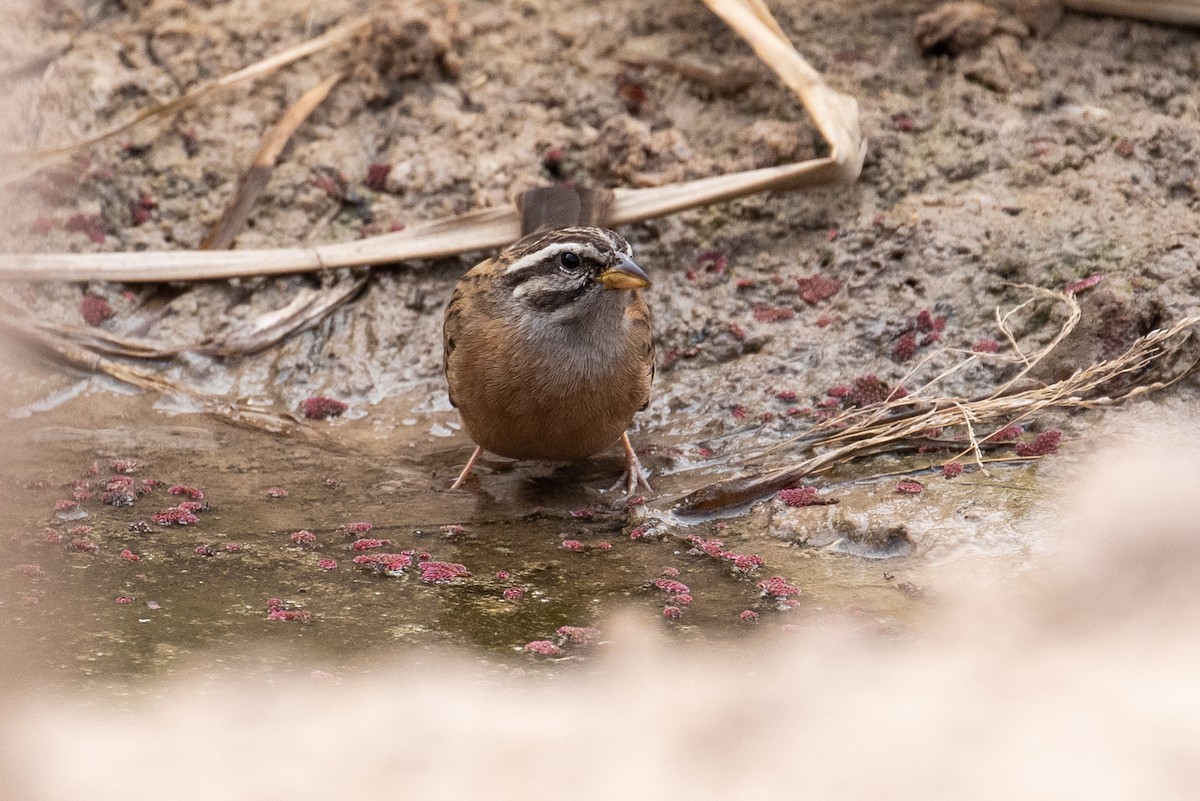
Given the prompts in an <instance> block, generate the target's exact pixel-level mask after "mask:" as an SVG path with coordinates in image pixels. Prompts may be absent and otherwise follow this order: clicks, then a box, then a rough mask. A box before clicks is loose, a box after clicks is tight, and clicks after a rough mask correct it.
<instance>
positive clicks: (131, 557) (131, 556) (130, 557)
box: [121, 548, 142, 562]
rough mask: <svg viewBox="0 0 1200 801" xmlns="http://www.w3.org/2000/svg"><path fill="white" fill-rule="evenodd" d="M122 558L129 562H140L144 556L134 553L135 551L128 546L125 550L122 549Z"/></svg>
mask: <svg viewBox="0 0 1200 801" xmlns="http://www.w3.org/2000/svg"><path fill="white" fill-rule="evenodd" d="M121 558H122V559H124V560H126V561H127V562H140V561H142V557H140V556H138V555H137V554H136V553H134V552H133V551H131V550H129V549H128V548H126V549H125V550H123V551H121Z"/></svg>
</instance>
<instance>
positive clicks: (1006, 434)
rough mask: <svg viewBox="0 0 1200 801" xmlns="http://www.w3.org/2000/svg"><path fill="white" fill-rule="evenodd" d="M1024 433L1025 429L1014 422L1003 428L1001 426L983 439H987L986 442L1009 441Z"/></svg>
mask: <svg viewBox="0 0 1200 801" xmlns="http://www.w3.org/2000/svg"><path fill="white" fill-rule="evenodd" d="M1024 433H1025V429H1023V428H1021V427H1020V426H1019V425H1016V424H1015V423H1014V424H1013V425H1009V426H1005V427H1004V428H1001V429H1000V430H999V431H995V432H993V433H991V434H989V435H988V436H986V437H984V441H987V442H1010V441H1012V440H1014V439H1016V438H1017V437H1019V436H1021V435H1022V434H1024Z"/></svg>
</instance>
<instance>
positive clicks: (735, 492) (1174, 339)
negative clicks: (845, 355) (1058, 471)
mask: <svg viewBox="0 0 1200 801" xmlns="http://www.w3.org/2000/svg"><path fill="white" fill-rule="evenodd" d="M1047 294H1053V293H1047ZM1057 297H1058V298H1059V299H1060V300H1061V301H1063V302H1065V303H1067V305H1068V308H1069V309H1070V314H1069V316H1068V320H1067V322H1066V324H1065V325H1064V326H1063V327H1062V329H1061V330H1060V331H1059V333H1058V334H1057V335H1056V336H1055V337H1054V339H1053V340H1052V341H1051V342H1050V343H1049V344H1048V345H1047V346H1046V347H1044V348H1043V349H1042V350H1041V351H1039V352H1038V353H1037V354H1036V355H1035V356H1033V357H1032V358H1031V359H1029V361H1028V364H1027V366H1026V367H1025V369H1023V370H1021V371H1020V373H1019V374H1018V375H1017V376H1015V377H1014V378H1012V379H1010V380H1008V381H1006V382H1005V383H1004V384H1002V385H1001V386H1000V387H999V388H998V389H996V390H995V391H993V392H991V393H989V394H987V395H985V396H982V397H978V398H972V399H966V398H957V397H949V396H936V397H929V398H926V397H922V392H923V391H925V390H928V389H930V388H932V386H933V384H934V382H930V383H929V384H926V385H925V387H922V388H921V390H918V391H917V392H915V393H914V394H912V395H908V396H905V397H903V398H899V399H895V400H888V401H885V402H883V403H878V404H872V405H869V406H865V407H861V408H855V409H850V410H847V411H845V412H843V413H842V414H839V415H837V416H835V417H833V418H831V419H829V420H827V421H824V422H822V423H819V424H818V425H816V426H814V427H813V429H811V430H810V431H809V432H807V433H806V434H804V435H803V436H800V437H796V438H794V439H792V440H788V441H787V442H785V443H781V444H779V445H776V446H774V447H772V448H770V449H768V450H766V451H763V452H762V453H760V454H758V455H757V456H756V457H752V458H761V457H762V456H764V455H766V454H768V453H771V452H780V451H783V452H789V453H793V454H794V456H800V457H802V458H800V460H799V461H793V462H792V463H791V464H788V465H785V466H783V467H780V468H777V469H774V470H769V471H766V472H760V473H757V474H754V475H750V476H741V477H737V478H731V479H723V480H721V481H717V482H714V483H712V484H708V485H706V486H704V487H701V488H700V489H698V490H695V491H694V492H691V493H689V494H687V495H686V496H684V497H683V498H682V499H680V500H679V502H678V503H677V504H676V505H675V507H674V509H673V511H674V512H675V514H677V515H680V516H683V517H686V516H689V515H697V514H714V513H720V512H723V511H728V510H733V509H739V508H742V507H744V506H746V505H748V504H750V503H753V502H754V501H757V500H761V499H762V498H765V497H767V496H769V495H771V494H772V493H775V492H777V491H779V490H781V489H784V488H787V487H791V486H794V485H795V484H796V483H797V482H799V481H800V480H801V479H804V478H807V477H810V476H812V475H815V474H817V473H820V472H823V471H826V470H829V469H831V468H833V467H837V466H840V465H845V464H848V463H850V462H853V461H856V460H860V459H863V458H868V457H872V456H877V455H880V454H883V453H898V452H904V451H907V450H912V449H914V448H915V447H917V446H920V445H924V446H926V447H928V446H930V445H934V446H937V447H941V448H955V447H958V448H961V451H960V452H959V453H958V454H957V456H954V457H951V459H950V460H953V459H957V458H960V457H962V456H966V455H972V456H973V458H974V460H975V461H976V463H977V464H978V465H979V467H980V468H981V469H983V468H984V462H985V460H984V459H983V458H982V454H981V451H982V450H983V449H984V447H988V448H990V447H992V446H994V444H995V443H993V442H989V438H990V436H991V434H994V433H995V432H996V431H999V430H1001V429H1003V428H1005V427H1006V426H1009V425H1012V424H1014V423H1018V422H1021V421H1023V420H1026V419H1027V418H1030V417H1032V416H1034V415H1036V414H1038V413H1041V412H1045V411H1049V410H1062V409H1082V408H1088V409H1091V408H1098V407H1102V406H1109V405H1113V404H1116V403H1121V402H1124V401H1127V400H1129V399H1131V398H1134V397H1136V396H1139V395H1143V394H1146V393H1148V392H1153V391H1156V390H1159V389H1163V388H1165V387H1167V386H1170V385H1171V384H1173V383H1174V382H1175V381H1178V380H1179V379H1181V378H1182V377H1183V376H1184V375H1186V374H1187V373H1188V372H1189V371H1190V370H1191V369H1192V367H1194V366H1195V363H1194V362H1193V364H1191V365H1189V366H1188V368H1187V369H1185V370H1183V371H1181V372H1179V373H1178V374H1176V375H1175V376H1174V377H1172V378H1170V379H1167V380H1157V381H1155V380H1145V381H1144V382H1143V383H1135V385H1134V386H1132V387H1130V388H1128V389H1119V390H1118V391H1117V392H1115V393H1114V394H1108V390H1110V389H1112V388H1114V387H1115V386H1116V384H1115V382H1116V381H1117V380H1118V379H1122V378H1126V379H1129V378H1133V379H1135V380H1143V379H1145V372H1146V371H1147V370H1148V369H1149V368H1150V367H1152V366H1154V365H1155V364H1156V363H1161V362H1162V361H1163V360H1164V359H1165V358H1166V357H1167V356H1169V355H1170V354H1172V353H1174V352H1176V351H1177V350H1178V348H1179V347H1181V346H1182V344H1183V342H1184V341H1185V340H1186V338H1187V336H1188V335H1189V334H1190V333H1191V330H1192V329H1193V328H1194V327H1195V326H1196V325H1198V324H1200V317H1187V318H1184V319H1182V320H1180V321H1178V322H1176V323H1175V324H1174V325H1172V326H1171V327H1169V328H1166V329H1159V330H1155V331H1151V332H1150V333H1149V334H1146V335H1145V336H1143V337H1141V338H1139V339H1138V340H1137V341H1136V342H1134V343H1133V344H1132V345H1131V346H1130V347H1129V348H1128V349H1127V350H1126V351H1125V352H1124V353H1122V354H1121V355H1120V356H1118V357H1116V358H1114V359H1111V360H1106V361H1102V362H1098V363H1097V364H1094V365H1092V366H1091V367H1088V368H1087V369H1084V370H1079V371H1077V372H1076V373H1075V374H1074V375H1072V376H1071V377H1069V378H1067V379H1064V380H1062V381H1058V382H1056V383H1053V384H1049V385H1045V386H1037V387H1034V388H1029V389H1018V386H1019V385H1020V384H1019V382H1020V381H1021V380H1022V379H1023V378H1024V377H1025V375H1026V374H1027V373H1028V372H1029V370H1030V369H1032V368H1033V367H1034V366H1036V365H1037V364H1038V363H1039V362H1040V361H1041V360H1042V359H1044V358H1045V357H1046V356H1047V355H1048V354H1049V353H1051V352H1052V351H1053V350H1054V349H1055V348H1056V347H1057V346H1058V345H1059V343H1061V342H1062V340H1063V339H1064V338H1065V337H1066V336H1067V334H1069V333H1070V331H1071V330H1072V329H1073V328H1074V326H1075V324H1076V323H1077V322H1078V320H1079V315H1078V304H1077V303H1075V301H1074V298H1073V297H1071V296H1069V295H1058V296H1057ZM975 358H977V354H976V355H972V356H971V357H969V358H968V359H967V360H965V361H964V362H962V363H960V364H959V365H958V366H956V367H955V368H952V371H954V370H957V369H961V368H962V367H964V366H966V365H967V364H969V363H970V362H971V361H973V360H974V359H975ZM952 371H948V372H947V373H943V374H942V377H944V376H946V375H948V374H949V372H952ZM956 427H964V428H965V430H966V432H967V440H966V442H967V447H965V448H962V444H963V442H962V441H958V440H940V439H934V438H931V437H930V436H929V434H928V432H929V431H930V430H931V429H943V428H956ZM983 427H987V428H991V429H992V431H991V433H989V434H987V435H985V436H982V437H980V436H979V435H978V433H977V431H978V429H980V428H983ZM793 458H794V457H793ZM747 461H749V460H747ZM987 461H989V462H991V461H995V460H987Z"/></svg>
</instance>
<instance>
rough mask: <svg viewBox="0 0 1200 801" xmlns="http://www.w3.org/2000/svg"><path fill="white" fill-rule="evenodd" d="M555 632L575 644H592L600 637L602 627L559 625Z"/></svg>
mask: <svg viewBox="0 0 1200 801" xmlns="http://www.w3.org/2000/svg"><path fill="white" fill-rule="evenodd" d="M555 633H556V634H558V636H559V637H562V638H563V639H564V640H566V641H567V642H571V643H574V644H575V645H590V644H591V643H594V642H595V641H596V640H598V639H600V629H596V628H592V627H591V626H559V628H558V631H557V632H555Z"/></svg>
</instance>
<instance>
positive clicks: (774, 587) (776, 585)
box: [758, 576, 800, 598]
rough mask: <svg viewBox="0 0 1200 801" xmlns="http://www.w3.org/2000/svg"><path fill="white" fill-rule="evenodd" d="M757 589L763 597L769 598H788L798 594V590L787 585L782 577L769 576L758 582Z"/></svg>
mask: <svg viewBox="0 0 1200 801" xmlns="http://www.w3.org/2000/svg"><path fill="white" fill-rule="evenodd" d="M758 589H759V590H761V591H762V594H763V597H770V598H790V597H792V596H793V595H799V594H800V588H799V587H796V586H793V585H792V584H789V583H788V582H787V579H785V578H784V577H783V576H771V577H770V578H769V579H766V580H765V581H760V582H758Z"/></svg>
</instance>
